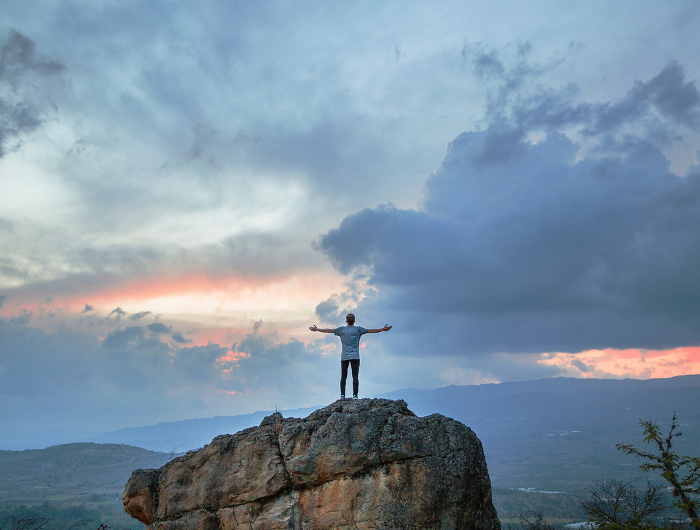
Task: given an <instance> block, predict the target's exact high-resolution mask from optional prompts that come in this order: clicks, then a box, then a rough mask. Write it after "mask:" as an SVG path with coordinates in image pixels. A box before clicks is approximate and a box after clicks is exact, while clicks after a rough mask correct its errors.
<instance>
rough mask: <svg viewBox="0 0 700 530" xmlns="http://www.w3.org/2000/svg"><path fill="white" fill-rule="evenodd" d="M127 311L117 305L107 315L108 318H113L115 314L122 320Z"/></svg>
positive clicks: (116, 317)
mask: <svg viewBox="0 0 700 530" xmlns="http://www.w3.org/2000/svg"><path fill="white" fill-rule="evenodd" d="M126 314H127V313H126V311H124V310H123V309H122V308H121V307H115V308H114V309H112V310H111V311H110V312H109V314H108V315H107V318H108V319H109V318H112V316H114V318H115V319H117V320H121V318H122V317H123V316H125V315H126Z"/></svg>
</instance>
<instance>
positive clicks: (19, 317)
mask: <svg viewBox="0 0 700 530" xmlns="http://www.w3.org/2000/svg"><path fill="white" fill-rule="evenodd" d="M32 316H33V313H32V312H31V311H27V310H26V309H22V310H21V311H20V312H19V313H17V314H16V315H15V316H13V317H11V318H10V319H9V322H10V323H11V324H15V325H18V326H24V325H26V324H28V323H29V321H30V320H31V319H32Z"/></svg>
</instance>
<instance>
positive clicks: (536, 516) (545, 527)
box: [509, 511, 554, 530]
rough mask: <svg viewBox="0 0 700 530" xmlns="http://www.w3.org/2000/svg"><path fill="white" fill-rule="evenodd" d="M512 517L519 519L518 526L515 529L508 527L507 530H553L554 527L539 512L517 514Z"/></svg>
mask: <svg viewBox="0 0 700 530" xmlns="http://www.w3.org/2000/svg"><path fill="white" fill-rule="evenodd" d="M514 515H515V516H517V517H518V518H519V519H520V524H519V526H516V527H515V528H513V526H512V525H509V530H516V529H518V528H520V529H522V530H554V526H553V525H552V524H551V523H549V521H547V519H545V518H544V514H543V513H542V512H541V511H535V512H525V513H517V514H514Z"/></svg>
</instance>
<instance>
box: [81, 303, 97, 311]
mask: <svg viewBox="0 0 700 530" xmlns="http://www.w3.org/2000/svg"><path fill="white" fill-rule="evenodd" d="M94 310H95V308H94V307H92V306H91V305H90V304H85V309H83V311H82V312H83V313H89V312H90V311H94Z"/></svg>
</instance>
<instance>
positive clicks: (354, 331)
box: [309, 313, 391, 399]
mask: <svg viewBox="0 0 700 530" xmlns="http://www.w3.org/2000/svg"><path fill="white" fill-rule="evenodd" d="M345 322H347V324H348V325H347V326H341V327H339V328H336V329H319V328H317V327H316V324H314V325H313V326H310V327H309V329H310V330H311V331H320V332H321V333H334V334H335V335H338V336H339V337H340V342H341V344H342V345H343V351H342V353H341V354H340V399H345V382H346V381H347V379H348V365H350V367H351V368H352V399H357V391H358V390H359V387H360V379H359V374H360V337H361V336H362V335H364V334H365V333H381V332H382V331H389V330H390V329H391V326H389V325H386V326H384V327H383V328H379V329H366V328H363V327H361V326H356V325H355V315H353V314H352V313H348V314H347V316H346V317H345Z"/></svg>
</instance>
